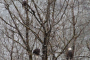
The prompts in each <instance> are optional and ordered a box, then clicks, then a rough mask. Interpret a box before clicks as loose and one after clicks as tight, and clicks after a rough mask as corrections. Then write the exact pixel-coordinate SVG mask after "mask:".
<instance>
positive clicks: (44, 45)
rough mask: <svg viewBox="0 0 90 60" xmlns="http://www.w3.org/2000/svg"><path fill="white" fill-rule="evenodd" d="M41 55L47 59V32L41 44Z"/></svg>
mask: <svg viewBox="0 0 90 60" xmlns="http://www.w3.org/2000/svg"><path fill="white" fill-rule="evenodd" d="M42 51H43V56H42V60H47V34H45V36H44V43H43V46H42Z"/></svg>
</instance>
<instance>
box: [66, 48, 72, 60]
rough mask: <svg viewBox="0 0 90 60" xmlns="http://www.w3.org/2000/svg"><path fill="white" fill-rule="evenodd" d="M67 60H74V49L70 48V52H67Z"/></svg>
mask: <svg viewBox="0 0 90 60" xmlns="http://www.w3.org/2000/svg"><path fill="white" fill-rule="evenodd" d="M66 56H67V60H68V59H70V60H71V59H72V58H73V49H72V48H68V51H67V55H66Z"/></svg>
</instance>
